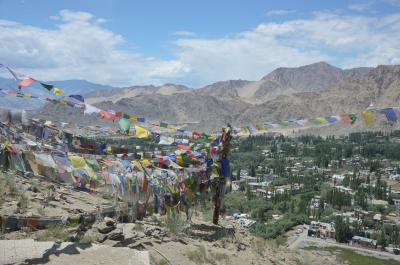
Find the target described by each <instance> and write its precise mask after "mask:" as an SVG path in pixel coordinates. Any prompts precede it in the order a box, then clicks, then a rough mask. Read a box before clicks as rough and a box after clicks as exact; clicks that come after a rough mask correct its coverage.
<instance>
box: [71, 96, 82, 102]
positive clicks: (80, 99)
mask: <svg viewBox="0 0 400 265" xmlns="http://www.w3.org/2000/svg"><path fill="white" fill-rule="evenodd" d="M69 97H70V98H73V99H76V100H78V101H80V102H85V99H84V98H83V97H82V96H81V95H69Z"/></svg>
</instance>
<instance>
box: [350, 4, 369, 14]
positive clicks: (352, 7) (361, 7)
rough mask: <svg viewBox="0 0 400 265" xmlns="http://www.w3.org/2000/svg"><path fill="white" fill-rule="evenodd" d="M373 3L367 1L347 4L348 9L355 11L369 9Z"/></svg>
mask: <svg viewBox="0 0 400 265" xmlns="http://www.w3.org/2000/svg"><path fill="white" fill-rule="evenodd" d="M372 5H373V2H368V3H355V4H351V5H349V6H348V8H349V9H350V10H353V11H357V12H363V11H367V10H370V9H371V7H372Z"/></svg>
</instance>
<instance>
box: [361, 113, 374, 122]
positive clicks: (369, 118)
mask: <svg viewBox="0 0 400 265" xmlns="http://www.w3.org/2000/svg"><path fill="white" fill-rule="evenodd" d="M361 117H362V118H363V120H364V122H365V124H366V125H371V124H372V123H374V114H373V113H372V112H371V111H363V112H361Z"/></svg>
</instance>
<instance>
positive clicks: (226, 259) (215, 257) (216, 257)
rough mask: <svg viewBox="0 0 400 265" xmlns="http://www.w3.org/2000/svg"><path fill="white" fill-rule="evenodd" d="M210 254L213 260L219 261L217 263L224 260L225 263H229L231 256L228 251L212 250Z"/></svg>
mask: <svg viewBox="0 0 400 265" xmlns="http://www.w3.org/2000/svg"><path fill="white" fill-rule="evenodd" d="M210 256H211V260H212V261H217V263H219V264H221V263H222V262H224V263H225V264H229V256H228V254H226V253H222V252H211V253H210Z"/></svg>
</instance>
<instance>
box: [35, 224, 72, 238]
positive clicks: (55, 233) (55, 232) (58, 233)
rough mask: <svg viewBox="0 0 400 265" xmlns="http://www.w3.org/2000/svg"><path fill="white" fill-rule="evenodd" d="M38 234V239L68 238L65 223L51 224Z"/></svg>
mask: <svg viewBox="0 0 400 265" xmlns="http://www.w3.org/2000/svg"><path fill="white" fill-rule="evenodd" d="M41 232H42V233H40V234H38V238H37V239H38V240H39V241H66V240H67V239H68V231H67V229H66V227H65V225H62V224H57V225H51V226H49V227H48V229H46V230H45V231H41Z"/></svg>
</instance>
